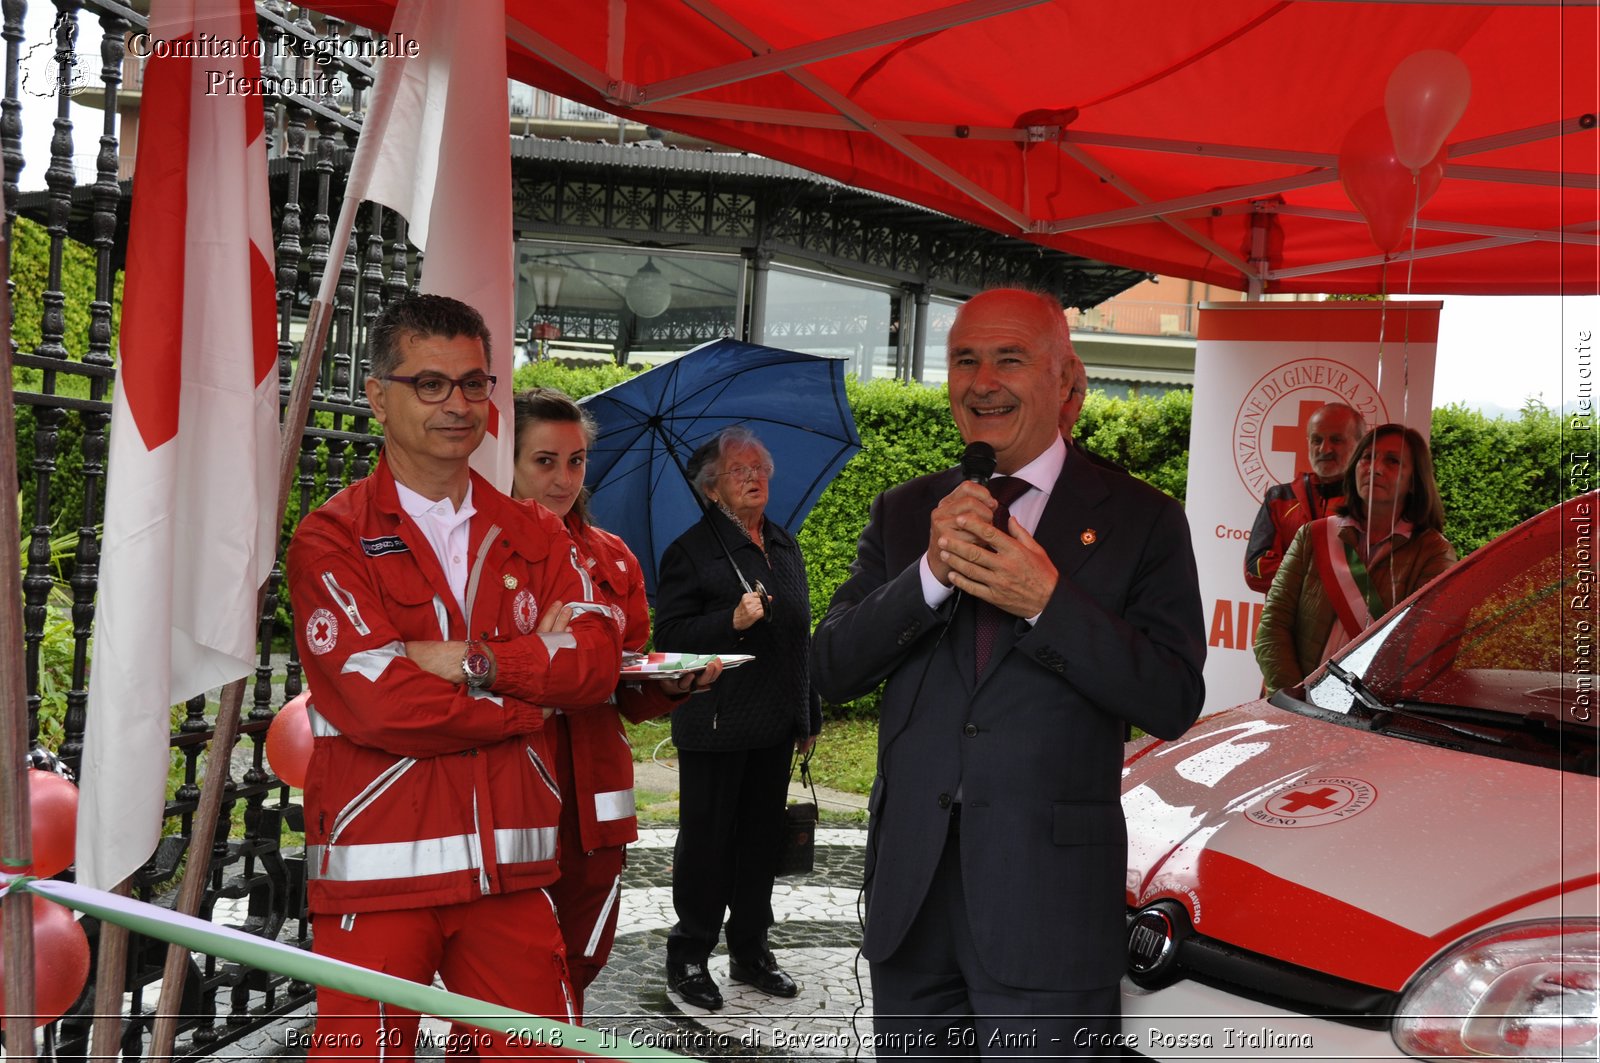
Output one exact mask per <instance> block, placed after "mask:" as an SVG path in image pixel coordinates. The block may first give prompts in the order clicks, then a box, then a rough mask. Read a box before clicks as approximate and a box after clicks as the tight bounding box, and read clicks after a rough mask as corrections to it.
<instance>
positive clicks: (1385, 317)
mask: <svg viewBox="0 0 1600 1063" xmlns="http://www.w3.org/2000/svg"><path fill="white" fill-rule="evenodd" d="M1388 327H1389V255H1388V252H1385V253H1384V256H1383V265H1381V266H1379V267H1378V402H1379V404H1380V406H1381V405H1382V403H1383V339H1384V331H1385V330H1386V329H1387V328H1388ZM1373 427H1374V428H1376V427H1377V426H1376V425H1374V426H1373ZM1377 451H1378V437H1377V436H1373V437H1372V445H1371V446H1370V447H1369V448H1368V449H1367V504H1366V505H1365V506H1364V507H1362V508H1363V509H1364V510H1365V511H1366V516H1365V518H1364V519H1363V520H1362V521H1361V537H1362V539H1363V545H1364V547H1365V556H1366V557H1371V556H1372V484H1373V481H1374V479H1375V478H1376V476H1377V469H1378V454H1377ZM1390 576H1391V578H1392V577H1393V573H1392V572H1391V573H1390ZM1390 594H1391V597H1392V596H1393V591H1392V590H1391V592H1390Z"/></svg>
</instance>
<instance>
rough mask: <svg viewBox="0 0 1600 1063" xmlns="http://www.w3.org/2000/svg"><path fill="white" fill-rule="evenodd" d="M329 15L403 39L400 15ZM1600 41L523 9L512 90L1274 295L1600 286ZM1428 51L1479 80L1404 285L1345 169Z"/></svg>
mask: <svg viewBox="0 0 1600 1063" xmlns="http://www.w3.org/2000/svg"><path fill="white" fill-rule="evenodd" d="M313 6H315V7H317V8H318V9H320V10H322V11H325V12H327V13H330V14H337V15H340V16H342V17H346V18H351V19H354V20H355V21H358V22H361V23H363V24H365V25H368V26H371V27H373V28H375V29H383V28H385V27H386V26H387V25H388V22H389V18H390V14H391V12H392V8H393V0H320V2H318V3H315V4H313ZM1597 25H1600V24H1597V17H1596V9H1595V6H1594V4H1593V3H1589V2H1584V3H1578V2H1569V3H1565V4H1563V3H1560V2H1556V0H1524V2H1520V3H1502V4H1489V3H1475V2H1468V3H1446V2H1439V0H1414V2H1403V0H1402V2H1381V0H1369V2H1353V0H1212V2H1210V3H1203V4H1200V3H1194V2H1193V0H1129V2H1127V3H1121V4H1109V3H1105V2H1103V0H966V2H961V3H949V4H942V5H941V4H934V3H929V2H926V0H922V2H918V0H872V2H870V3H863V2H861V0H807V2H806V3H774V2H772V0H605V2H601V0H507V37H508V56H509V68H510V72H511V74H512V76H514V77H517V78H519V79H521V80H524V81H527V82H529V83H531V84H533V85H537V86H540V87H542V88H545V89H548V90H550V91H552V92H555V93H558V94H560V95H563V96H566V97H569V98H571V99H574V100H577V101H580V102H583V103H587V104H590V105H593V106H596V107H601V108H604V109H606V110H609V111H612V112H614V113H616V114H619V115H623V116H625V117H627V118H630V119H633V120H636V121H641V122H645V123H649V124H652V125H655V126H658V127H662V128H667V129H672V130H677V131H680V132H683V133H687V134H691V135H695V136H700V137H704V138H706V139H708V140H712V141H716V142H719V143H723V144H727V145H730V146H732V147H736V148H741V149H744V150H747V151H751V152H756V153H759V154H762V155H766V156H770V157H772V158H775V159H781V160H783V161H786V162H790V163H793V164H796V165H799V166H803V167H805V168H807V169H810V170H814V171H816V172H818V173H821V174H825V175H827V176H829V177H833V178H835V179H838V180H840V181H844V182H847V183H849V184H852V185H856V186H859V187H862V188H868V189H873V190H876V191H879V192H883V193H887V194H889V195H893V196H898V197H900V198H903V199H906V200H911V201H914V202H917V203H920V204H923V205H925V206H928V207H932V208H934V209H936V210H939V211H942V212H945V213H947V214H950V215H952V216H955V217H958V218H962V219H965V220H968V221H971V222H974V223H976V224H979V225H984V226H987V227H990V228H993V229H996V230H999V231H1002V232H1006V233H1009V234H1012V235H1020V236H1024V237H1026V238H1028V239H1033V240H1037V241H1038V242H1040V243H1043V244H1047V245H1049V246H1052V247H1057V248H1061V249H1063V250H1066V251H1071V252H1073V253H1076V254H1080V255H1085V256H1089V257H1093V258H1099V259H1103V260H1105V261H1108V262H1113V263H1117V264H1119V265H1125V266H1131V267H1135V268H1140V269H1146V270H1149V271H1151V272H1152V273H1162V274H1169V275H1174V276H1180V277H1190V278H1194V279H1199V280H1205V281H1210V282H1213V283H1217V284H1222V285H1225V286H1229V287H1234V288H1239V289H1248V288H1250V287H1251V286H1252V285H1255V286H1256V287H1258V288H1263V289H1265V290H1267V291H1276V292H1371V291H1378V290H1380V288H1382V289H1386V290H1388V291H1391V292H1398V291H1406V290H1410V291H1413V292H1418V293H1442V292H1457V293H1467V292H1476V293H1505V294H1515V293H1526V294H1532V293H1566V294H1578V293H1582V292H1591V291H1594V290H1596V285H1597V275H1600V270H1597V253H1600V246H1597V245H1600V234H1597V230H1600V191H1597V187H1600V182H1597V174H1600V165H1597V160H1600V133H1597V132H1596V130H1595V124H1596V118H1595V112H1596V111H1597V110H1600V84H1597V56H1600V36H1597V32H1600V30H1597ZM1424 49H1441V50H1444V51H1448V52H1452V53H1454V54H1456V55H1457V56H1459V57H1460V59H1461V60H1463V61H1464V62H1465V64H1466V66H1467V68H1468V69H1469V70H1470V73H1471V77H1472V93H1471V101H1470V104H1469V105H1468V107H1467V109H1466V112H1465V114H1464V116H1463V117H1462V119H1461V120H1460V122H1459V124H1458V125H1456V126H1455V128H1454V131H1453V132H1452V133H1451V134H1450V136H1449V140H1448V142H1447V144H1448V146H1447V152H1448V163H1447V166H1446V169H1445V176H1444V180H1443V182H1442V184H1441V185H1440V187H1439V190H1438V193H1437V195H1435V196H1434V197H1433V198H1432V199H1431V200H1430V201H1429V202H1427V203H1426V204H1425V205H1424V206H1423V208H1422V210H1421V212H1420V214H1419V222H1418V225H1417V229H1416V237H1415V239H1416V250H1415V259H1414V261H1411V262H1408V261H1407V260H1408V259H1411V258H1412V254H1411V235H1410V234H1409V233H1408V234H1407V236H1406V239H1405V242H1404V244H1403V245H1402V246H1401V248H1400V249H1399V250H1398V251H1397V252H1396V253H1394V254H1392V255H1391V256H1390V257H1389V268H1388V270H1387V274H1386V275H1385V274H1384V273H1383V272H1382V265H1383V262H1384V258H1383V255H1382V254H1381V253H1380V252H1379V251H1378V249H1377V247H1376V245H1375V244H1374V242H1373V239H1372V238H1371V237H1370V236H1369V234H1368V231H1367V227H1366V225H1365V224H1364V220H1363V218H1362V216H1361V214H1359V213H1358V212H1357V211H1356V210H1355V208H1354V207H1353V206H1352V205H1351V201H1350V199H1349V198H1348V197H1347V196H1346V194H1345V192H1344V190H1343V189H1342V188H1341V186H1340V183H1339V174H1338V170H1337V163H1338V153H1339V149H1340V145H1341V142H1342V141H1343V139H1344V137H1345V135H1346V133H1347V132H1348V131H1349V130H1350V128H1351V126H1352V124H1353V123H1355V121H1356V120H1357V119H1358V118H1360V117H1361V116H1362V115H1364V114H1365V113H1367V112H1368V111H1371V110H1373V109H1375V108H1380V107H1382V106H1383V102H1384V89H1385V85H1386V83H1387V81H1388V78H1389V75H1390V73H1391V72H1392V71H1393V70H1394V68H1395V67H1396V65H1397V64H1398V63H1400V61H1401V60H1403V59H1405V58H1406V57H1407V56H1409V55H1411V54H1413V53H1415V52H1418V51H1420V50H1424ZM1407 209H1408V210H1409V204H1407ZM1396 262H1400V263H1404V265H1403V266H1400V267H1397V266H1396V265H1395V263H1396Z"/></svg>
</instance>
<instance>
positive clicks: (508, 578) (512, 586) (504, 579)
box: [500, 572, 517, 591]
mask: <svg viewBox="0 0 1600 1063" xmlns="http://www.w3.org/2000/svg"><path fill="white" fill-rule="evenodd" d="M500 582H501V583H504V584H505V585H506V590H508V591H514V590H516V589H517V577H515V576H513V575H511V573H509V572H508V573H506V574H505V575H504V576H501V577H500Z"/></svg>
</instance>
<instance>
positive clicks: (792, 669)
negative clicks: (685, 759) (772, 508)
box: [655, 509, 822, 752]
mask: <svg viewBox="0 0 1600 1063" xmlns="http://www.w3.org/2000/svg"><path fill="white" fill-rule="evenodd" d="M713 521H714V522H715V527H713V525H712V522H713ZM716 535H721V537H722V542H723V543H725V544H727V548H728V550H729V551H731V552H732V554H733V557H734V559H735V560H736V561H737V562H738V563H739V570H740V571H741V572H743V573H744V576H745V579H747V580H749V581H750V582H751V584H752V585H754V584H755V582H756V581H757V580H759V581H760V582H761V584H762V585H763V586H764V587H766V589H767V593H768V594H770V595H772V609H771V613H770V615H769V616H768V618H767V619H766V620H764V621H762V622H760V623H758V624H756V625H755V626H754V627H751V628H749V629H747V630H745V631H736V630H734V627H733V610H734V607H735V606H736V605H738V603H739V598H740V597H741V596H742V595H743V594H744V587H743V586H741V585H740V583H739V579H738V577H737V576H736V575H735V574H734V571H733V566H732V565H730V564H729V563H728V555H727V553H724V551H723V548H722V546H720V545H718V542H717V539H716V538H714V536H716ZM762 540H763V541H764V542H765V543H766V546H767V552H766V554H765V555H763V554H762V552H761V550H760V548H758V547H757V546H756V545H755V543H753V542H751V541H750V540H749V538H748V537H746V536H745V534H744V532H743V531H742V530H741V529H740V528H739V527H738V525H736V524H734V522H733V521H731V520H729V519H728V517H727V516H726V515H724V514H723V513H722V512H721V510H717V509H713V510H712V511H711V512H710V513H709V514H708V515H707V516H705V517H704V518H702V519H701V521H700V522H699V523H698V524H696V525H694V526H693V527H691V528H690V529H689V530H688V531H686V532H684V533H683V534H682V535H680V536H678V538H677V540H676V541H675V542H673V544H672V545H671V546H669V547H667V552H666V553H665V554H663V555H662V558H661V569H660V576H659V578H658V580H657V587H658V590H657V592H656V639H655V644H656V647H657V648H658V649H661V650H665V651H668V652H673V653H748V654H752V655H754V657H755V660H754V661H751V662H750V663H748V664H745V665H743V666H741V667H739V668H735V669H732V670H730V671H727V672H724V673H723V674H722V677H721V678H720V679H718V680H717V682H716V683H715V684H714V685H713V686H712V688H711V689H710V690H709V691H707V692H706V693H704V694H696V695H694V696H693V697H691V698H689V699H688V700H687V701H685V702H683V703H682V704H681V705H679V706H678V707H677V708H676V709H675V710H673V713H672V743H673V745H675V746H677V747H678V748H679V749H693V750H702V751H706V752H721V751H728V750H735V749H765V748H767V747H769V746H775V745H778V744H780V743H782V742H784V741H786V740H791V739H801V738H805V737H806V736H808V735H814V734H817V733H818V732H819V731H821V730H822V702H821V700H820V699H819V698H818V696H817V692H816V690H815V689H814V688H813V687H812V685H811V671H810V654H811V592H810V590H809V588H808V587H807V584H806V566H805V559H804V558H802V557H801V556H800V547H799V545H798V544H797V543H796V542H795V541H794V537H793V536H791V535H790V534H789V533H788V532H787V531H785V530H784V529H783V528H780V527H779V526H778V525H776V524H774V523H773V522H772V521H770V520H764V521H763V529H762Z"/></svg>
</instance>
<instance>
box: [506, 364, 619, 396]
mask: <svg viewBox="0 0 1600 1063" xmlns="http://www.w3.org/2000/svg"><path fill="white" fill-rule="evenodd" d="M637 375H638V370H636V369H629V368H627V367H624V366H620V365H610V364H599V363H596V364H593V365H588V364H585V365H566V364H564V363H562V362H534V363H532V364H530V365H524V366H522V367H520V368H519V369H518V370H517V371H516V373H515V374H514V375H513V376H512V380H513V382H514V385H515V387H516V389H517V390H518V391H525V390H527V389H528V388H532V387H540V388H555V389H556V390H557V391H564V392H566V394H567V395H568V397H570V398H574V399H581V398H583V397H584V396H586V395H593V394H594V393H595V392H597V391H604V390H605V389H606V388H608V387H610V386H611V385H613V384H620V383H622V382H623V381H624V380H627V379H628V378H629V377H632V376H637Z"/></svg>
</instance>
